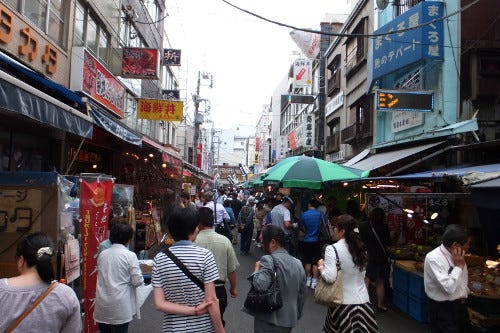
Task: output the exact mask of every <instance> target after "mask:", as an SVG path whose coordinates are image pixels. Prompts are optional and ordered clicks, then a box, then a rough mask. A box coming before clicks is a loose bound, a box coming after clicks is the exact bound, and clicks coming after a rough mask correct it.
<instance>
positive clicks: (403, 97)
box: [375, 90, 434, 112]
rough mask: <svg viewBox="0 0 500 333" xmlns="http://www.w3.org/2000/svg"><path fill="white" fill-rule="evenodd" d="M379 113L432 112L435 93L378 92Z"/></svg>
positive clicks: (377, 105) (377, 104) (376, 102)
mask: <svg viewBox="0 0 500 333" xmlns="http://www.w3.org/2000/svg"><path fill="white" fill-rule="evenodd" d="M375 105H376V109H377V110H378V111H415V112H432V111H433V110H434V93H433V92H431V91H404V90H377V94H376V101H375Z"/></svg>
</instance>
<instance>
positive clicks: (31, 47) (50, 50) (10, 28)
mask: <svg viewBox="0 0 500 333" xmlns="http://www.w3.org/2000/svg"><path fill="white" fill-rule="evenodd" d="M16 20H19V21H20V19H19V18H17V17H16V16H15V15H14V13H13V12H11V11H10V10H9V9H8V8H7V7H5V6H4V5H2V4H0V44H10V43H11V42H12V39H13V36H14V33H15V30H16V27H15V26H16V25H19V24H17V23H18V22H17V21H16ZM19 34H20V35H21V38H20V39H16V40H17V41H18V42H19V46H18V51H17V52H18V54H19V57H20V59H21V60H27V61H28V62H30V63H33V64H34V65H37V66H43V67H44V70H45V73H47V74H50V75H53V74H55V73H56V72H57V58H58V55H59V52H58V51H57V49H56V48H55V46H53V45H52V44H50V43H48V42H47V41H46V40H44V39H43V38H42V37H41V36H40V34H39V33H37V32H36V31H35V30H34V29H32V28H31V27H29V26H25V27H23V28H21V29H19ZM43 44H44V45H43ZM40 48H41V49H42V51H41V52H43V53H42V54H41V55H40V57H39V49H40ZM41 52H40V53H41ZM38 58H39V60H40V63H39V64H35V63H34V61H35V60H36V59H38Z"/></svg>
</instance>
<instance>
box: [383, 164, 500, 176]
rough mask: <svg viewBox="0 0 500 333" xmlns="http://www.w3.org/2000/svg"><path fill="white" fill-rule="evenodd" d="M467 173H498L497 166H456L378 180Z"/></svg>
mask: <svg viewBox="0 0 500 333" xmlns="http://www.w3.org/2000/svg"><path fill="white" fill-rule="evenodd" d="M468 172H500V163H499V164H484V165H474V166H456V167H450V168H446V169H439V170H430V171H424V172H417V173H411V174H407V175H400V176H392V177H380V178H391V179H418V178H440V177H445V176H457V177H461V176H463V175H464V174H466V173H468Z"/></svg>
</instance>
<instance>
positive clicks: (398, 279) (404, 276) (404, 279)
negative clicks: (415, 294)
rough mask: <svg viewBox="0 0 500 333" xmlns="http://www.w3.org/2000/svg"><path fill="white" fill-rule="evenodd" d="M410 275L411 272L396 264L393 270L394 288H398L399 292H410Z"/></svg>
mask: <svg viewBox="0 0 500 333" xmlns="http://www.w3.org/2000/svg"><path fill="white" fill-rule="evenodd" d="M409 275H410V272H408V271H405V270H404V269H401V268H399V267H398V266H397V265H394V266H393V270H392V288H393V289H395V290H398V291H399V292H402V293H405V294H408V291H409V283H408V279H409Z"/></svg>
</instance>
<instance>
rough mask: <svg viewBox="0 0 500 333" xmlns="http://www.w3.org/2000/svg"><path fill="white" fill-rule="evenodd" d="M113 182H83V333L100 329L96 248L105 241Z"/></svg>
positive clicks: (81, 212) (90, 332)
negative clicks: (96, 307)
mask: <svg viewBox="0 0 500 333" xmlns="http://www.w3.org/2000/svg"><path fill="white" fill-rule="evenodd" d="M112 194H113V182H112V181H101V182H95V183H88V182H86V181H82V182H81V183H80V216H81V217H82V224H81V235H82V240H81V242H82V263H83V265H82V277H83V279H82V283H83V286H82V287H83V308H84V312H85V323H84V332H85V333H94V332H96V331H97V330H98V327H97V325H96V323H95V322H94V301H95V293H96V284H97V249H98V248H99V243H101V242H102V241H104V240H106V238H107V231H108V219H109V212H110V204H111V196H112Z"/></svg>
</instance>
